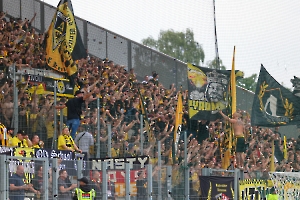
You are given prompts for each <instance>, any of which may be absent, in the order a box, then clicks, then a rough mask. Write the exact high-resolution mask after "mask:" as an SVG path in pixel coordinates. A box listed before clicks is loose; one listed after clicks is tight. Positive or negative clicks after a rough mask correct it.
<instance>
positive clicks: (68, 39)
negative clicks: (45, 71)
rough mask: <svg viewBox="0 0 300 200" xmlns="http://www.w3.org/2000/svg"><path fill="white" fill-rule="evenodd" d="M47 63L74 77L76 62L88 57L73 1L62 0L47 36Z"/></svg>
mask: <svg viewBox="0 0 300 200" xmlns="http://www.w3.org/2000/svg"><path fill="white" fill-rule="evenodd" d="M45 39H46V62H47V64H48V66H49V67H51V68H52V69H54V70H56V71H58V72H61V73H66V74H67V75H68V76H72V75H73V74H75V73H76V72H77V64H76V62H75V61H76V60H79V59H81V58H85V57H87V53H86V50H85V48H84V45H83V43H82V40H81V36H80V33H79V31H78V28H77V25H76V22H75V17H74V13H73V7H72V3H71V0H61V1H60V2H59V4H58V6H57V10H56V12H55V15H54V17H53V19H52V22H51V24H50V26H49V29H48V31H47V34H46V38H45Z"/></svg>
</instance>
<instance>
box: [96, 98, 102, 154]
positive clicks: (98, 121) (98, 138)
mask: <svg viewBox="0 0 300 200" xmlns="http://www.w3.org/2000/svg"><path fill="white" fill-rule="evenodd" d="M96 135H97V136H96V151H97V152H96V158H100V150H101V149H100V98H99V97H98V98H97V134H96Z"/></svg>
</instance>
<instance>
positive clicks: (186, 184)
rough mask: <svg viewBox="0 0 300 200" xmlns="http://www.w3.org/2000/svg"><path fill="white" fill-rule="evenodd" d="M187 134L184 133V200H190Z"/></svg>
mask: <svg viewBox="0 0 300 200" xmlns="http://www.w3.org/2000/svg"><path fill="white" fill-rule="evenodd" d="M187 143H188V141H187V133H186V131H184V199H186V200H189V192H190V189H189V186H190V181H189V178H190V173H189V168H188V163H187Z"/></svg>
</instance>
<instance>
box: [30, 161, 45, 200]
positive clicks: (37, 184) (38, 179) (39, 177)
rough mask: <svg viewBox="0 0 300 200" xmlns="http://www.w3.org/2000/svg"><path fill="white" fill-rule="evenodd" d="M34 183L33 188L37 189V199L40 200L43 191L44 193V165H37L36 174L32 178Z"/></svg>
mask: <svg viewBox="0 0 300 200" xmlns="http://www.w3.org/2000/svg"><path fill="white" fill-rule="evenodd" d="M32 185H33V188H34V189H35V190H36V191H37V193H36V196H35V200H38V199H40V198H42V196H41V195H42V193H43V191H42V190H43V167H42V166H39V167H37V171H36V174H35V176H34V178H33V180H32Z"/></svg>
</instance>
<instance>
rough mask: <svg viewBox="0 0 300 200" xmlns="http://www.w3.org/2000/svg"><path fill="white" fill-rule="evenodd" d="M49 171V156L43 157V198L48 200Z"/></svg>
mask: <svg viewBox="0 0 300 200" xmlns="http://www.w3.org/2000/svg"><path fill="white" fill-rule="evenodd" d="M48 171H49V160H48V158H43V188H42V191H43V199H44V200H47V199H48V197H49V190H48V188H49V185H48V183H49V181H48Z"/></svg>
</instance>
